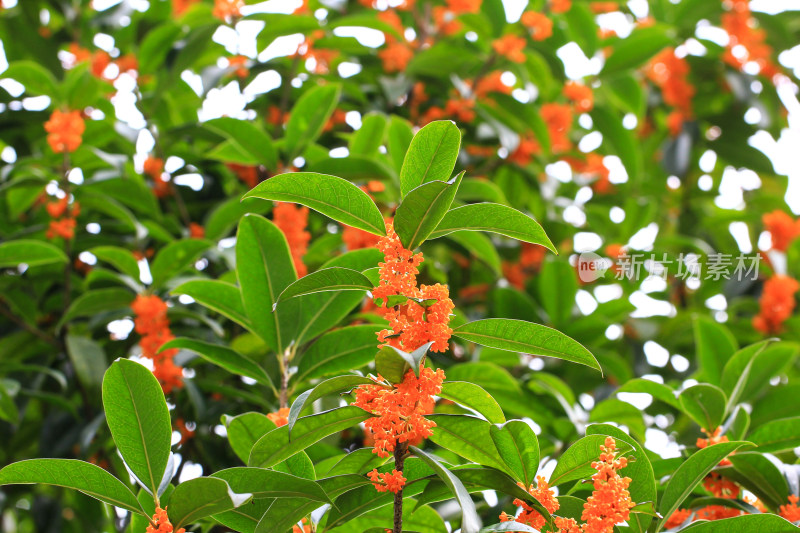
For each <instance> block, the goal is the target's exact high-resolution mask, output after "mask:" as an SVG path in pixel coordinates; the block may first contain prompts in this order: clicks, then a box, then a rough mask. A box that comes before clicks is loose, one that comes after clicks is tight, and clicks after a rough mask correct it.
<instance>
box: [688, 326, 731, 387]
mask: <svg viewBox="0 0 800 533" xmlns="http://www.w3.org/2000/svg"><path fill="white" fill-rule="evenodd" d="M694 338H695V344H696V345H697V358H698V360H699V363H700V370H701V373H702V374H701V375H702V378H703V379H704V380H705V381H706V382H708V383H711V384H712V385H719V384H720V381H721V379H722V371H723V369H724V368H725V364H726V363H727V362H728V360H729V359H730V358H731V357H732V356H733V353H734V352H735V351H736V350H737V349H738V346H737V343H736V339H735V338H734V337H733V335H732V334H731V332H730V331H728V329H727V328H726V327H725V326H724V325H722V324H719V323H718V322H715V321H714V320H712V319H711V318H709V317H705V316H697V317H695V320H694Z"/></svg>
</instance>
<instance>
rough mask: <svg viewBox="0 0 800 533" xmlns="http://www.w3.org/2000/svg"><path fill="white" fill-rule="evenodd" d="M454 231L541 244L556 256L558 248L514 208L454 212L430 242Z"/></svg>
mask: <svg viewBox="0 0 800 533" xmlns="http://www.w3.org/2000/svg"><path fill="white" fill-rule="evenodd" d="M454 231H488V232H491V233H499V234H500V235H505V236H506V237H511V238H512V239H517V240H520V241H525V242H530V243H533V244H541V245H542V246H544V247H545V248H548V249H550V250H552V251H553V252H556V248H555V246H553V243H552V242H550V239H549V238H548V237H547V234H546V233H545V232H544V230H543V229H542V226H540V225H539V223H538V222H536V221H535V220H534V219H533V218H531V217H529V216H528V215H526V214H524V213H522V212H520V211H517V210H516V209H514V208H512V207H508V206H506V205H502V204H492V203H481V204H469V205H465V206H461V207H457V208H455V209H452V210H450V211H448V212H447V214H446V215H445V216H444V218H443V219H442V221H441V222H439V225H438V226H436V229H435V230H434V231H433V233H431V236H430V237H429V238H430V239H436V238H439V237H443V236H445V235H447V234H449V233H452V232H454ZM556 253H557V252H556Z"/></svg>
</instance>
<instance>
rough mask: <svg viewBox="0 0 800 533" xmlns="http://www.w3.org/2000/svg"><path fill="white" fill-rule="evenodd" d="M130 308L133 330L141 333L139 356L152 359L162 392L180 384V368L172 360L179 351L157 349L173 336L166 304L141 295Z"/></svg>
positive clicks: (181, 370)
mask: <svg viewBox="0 0 800 533" xmlns="http://www.w3.org/2000/svg"><path fill="white" fill-rule="evenodd" d="M131 309H133V312H134V313H136V319H135V320H134V326H135V328H136V333H138V334H139V335H141V336H142V340H141V342H140V346H141V348H142V357H146V358H148V359H150V360H152V361H153V375H155V377H156V378H158V381H159V383H161V388H162V389H163V390H164V394H169V393H170V392H172V390H173V389H174V388H181V387H183V369H181V367H179V366H177V365H176V364H175V363H174V362H173V361H172V358H173V357H174V356H175V354H176V353H177V352H178V350H177V349H174V348H172V349H169V350H164V351H163V352H161V353H159V351H158V350H159V348H161V346H162V345H163V344H165V343H167V342H169V341H171V340H172V339H173V338H174V337H173V335H172V332H171V331H170V329H169V319H168V318H167V304H166V303H164V301H163V300H162V299H161V298H159V297H158V296H156V295H155V294H151V295H143V294H140V295H138V296H136V300H134V302H133V303H132V304H131Z"/></svg>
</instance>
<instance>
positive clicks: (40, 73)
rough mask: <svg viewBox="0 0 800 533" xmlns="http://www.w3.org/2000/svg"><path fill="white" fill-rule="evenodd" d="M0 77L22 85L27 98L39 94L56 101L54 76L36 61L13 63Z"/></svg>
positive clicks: (56, 90)
mask: <svg viewBox="0 0 800 533" xmlns="http://www.w3.org/2000/svg"><path fill="white" fill-rule="evenodd" d="M0 77H2V78H3V79H7V78H11V79H14V80H16V81H18V82H19V83H21V84H22V85H24V86H25V93H26V95H27V96H33V95H40V94H41V95H46V96H49V97H51V98H53V99H55V100H58V96H59V94H58V92H59V91H58V87H57V82H56V78H55V76H53V73H52V72H50V71H49V70H47V69H46V68H45V67H44V66H42V65H41V64H39V63H37V62H36V61H29V60H22V61H14V62H13V63H11V64H10V65H8V68H6V70H5V71H4V72H3V73H2V75H0Z"/></svg>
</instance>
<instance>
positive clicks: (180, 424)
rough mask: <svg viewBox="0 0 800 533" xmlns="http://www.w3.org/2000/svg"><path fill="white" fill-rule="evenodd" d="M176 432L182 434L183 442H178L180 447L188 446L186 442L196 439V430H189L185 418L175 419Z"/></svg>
mask: <svg viewBox="0 0 800 533" xmlns="http://www.w3.org/2000/svg"><path fill="white" fill-rule="evenodd" d="M175 430H176V431H177V432H178V433H180V434H181V440H179V441H178V444H177V445H178V446H180V445H182V444H186V442H187V441H188V440H189V439H191V438H192V437H194V434H195V430H194V429H189V428H188V427H187V426H186V421H185V420H184V419H183V418H177V419H175Z"/></svg>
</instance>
